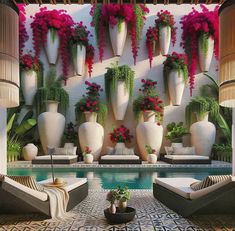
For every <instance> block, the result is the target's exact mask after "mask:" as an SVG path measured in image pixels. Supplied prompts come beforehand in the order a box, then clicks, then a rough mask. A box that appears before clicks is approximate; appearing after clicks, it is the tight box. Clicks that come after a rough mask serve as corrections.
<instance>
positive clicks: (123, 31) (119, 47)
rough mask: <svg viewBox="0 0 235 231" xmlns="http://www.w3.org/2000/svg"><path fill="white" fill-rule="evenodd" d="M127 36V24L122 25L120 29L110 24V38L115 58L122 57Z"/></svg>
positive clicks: (122, 23)
mask: <svg viewBox="0 0 235 231" xmlns="http://www.w3.org/2000/svg"><path fill="white" fill-rule="evenodd" d="M126 35H127V24H126V22H125V21H123V22H121V23H120V27H118V24H117V25H114V26H113V25H110V24H109V36H110V41H111V44H112V48H113V53H114V55H115V56H121V55H122V53H123V49H124V46H125V41H126Z"/></svg>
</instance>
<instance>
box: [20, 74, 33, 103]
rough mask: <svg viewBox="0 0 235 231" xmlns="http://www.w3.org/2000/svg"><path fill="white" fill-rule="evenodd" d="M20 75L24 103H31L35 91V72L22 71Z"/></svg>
mask: <svg viewBox="0 0 235 231" xmlns="http://www.w3.org/2000/svg"><path fill="white" fill-rule="evenodd" d="M20 77H21V88H22V92H23V96H24V100H25V105H29V106H30V105H33V99H34V95H35V93H36V91H37V73H36V71H34V70H28V71H22V72H21V75H20Z"/></svg>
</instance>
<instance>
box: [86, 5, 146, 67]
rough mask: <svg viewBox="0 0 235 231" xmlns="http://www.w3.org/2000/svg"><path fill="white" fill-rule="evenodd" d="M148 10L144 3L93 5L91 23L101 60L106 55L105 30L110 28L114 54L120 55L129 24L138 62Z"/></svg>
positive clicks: (133, 49) (133, 51) (134, 55)
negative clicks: (140, 42)
mask: <svg viewBox="0 0 235 231" xmlns="http://www.w3.org/2000/svg"><path fill="white" fill-rule="evenodd" d="M148 12H149V10H148V8H147V7H145V6H144V5H143V4H94V5H93V7H92V8H91V11H90V14H91V16H92V23H91V25H92V26H94V28H95V34H96V40H97V44H98V49H99V58H100V61H101V62H102V60H103V56H104V47H105V32H106V30H107V28H109V32H110V38H111V43H112V46H113V50H114V54H115V55H117V56H120V55H122V50H123V48H124V44H125V40H126V34H127V24H128V25H129V28H130V29H129V34H130V37H131V45H132V53H133V58H134V64H136V58H137V55H138V46H139V41H140V38H141V32H142V29H143V26H144V21H145V15H146V14H147V13H148Z"/></svg>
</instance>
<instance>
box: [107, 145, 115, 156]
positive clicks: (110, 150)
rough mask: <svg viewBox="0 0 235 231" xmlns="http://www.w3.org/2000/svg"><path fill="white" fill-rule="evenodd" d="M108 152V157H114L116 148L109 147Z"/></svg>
mask: <svg viewBox="0 0 235 231" xmlns="http://www.w3.org/2000/svg"><path fill="white" fill-rule="evenodd" d="M106 150H107V154H108V155H113V154H114V148H112V147H109V146H108V147H107V148H106Z"/></svg>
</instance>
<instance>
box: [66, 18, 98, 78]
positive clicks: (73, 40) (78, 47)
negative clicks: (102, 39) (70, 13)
mask: <svg viewBox="0 0 235 231" xmlns="http://www.w3.org/2000/svg"><path fill="white" fill-rule="evenodd" d="M89 37H92V35H91V33H90V31H88V30H87V27H86V26H84V25H83V22H79V23H77V24H75V25H74V27H73V28H72V32H71V37H70V40H69V47H70V52H71V55H72V60H73V66H74V69H75V72H76V74H77V75H80V76H82V75H83V74H84V66H85V64H87V67H88V73H89V76H91V73H92V66H93V59H94V55H95V52H94V51H95V49H94V47H93V46H92V45H91V44H90V43H89Z"/></svg>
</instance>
